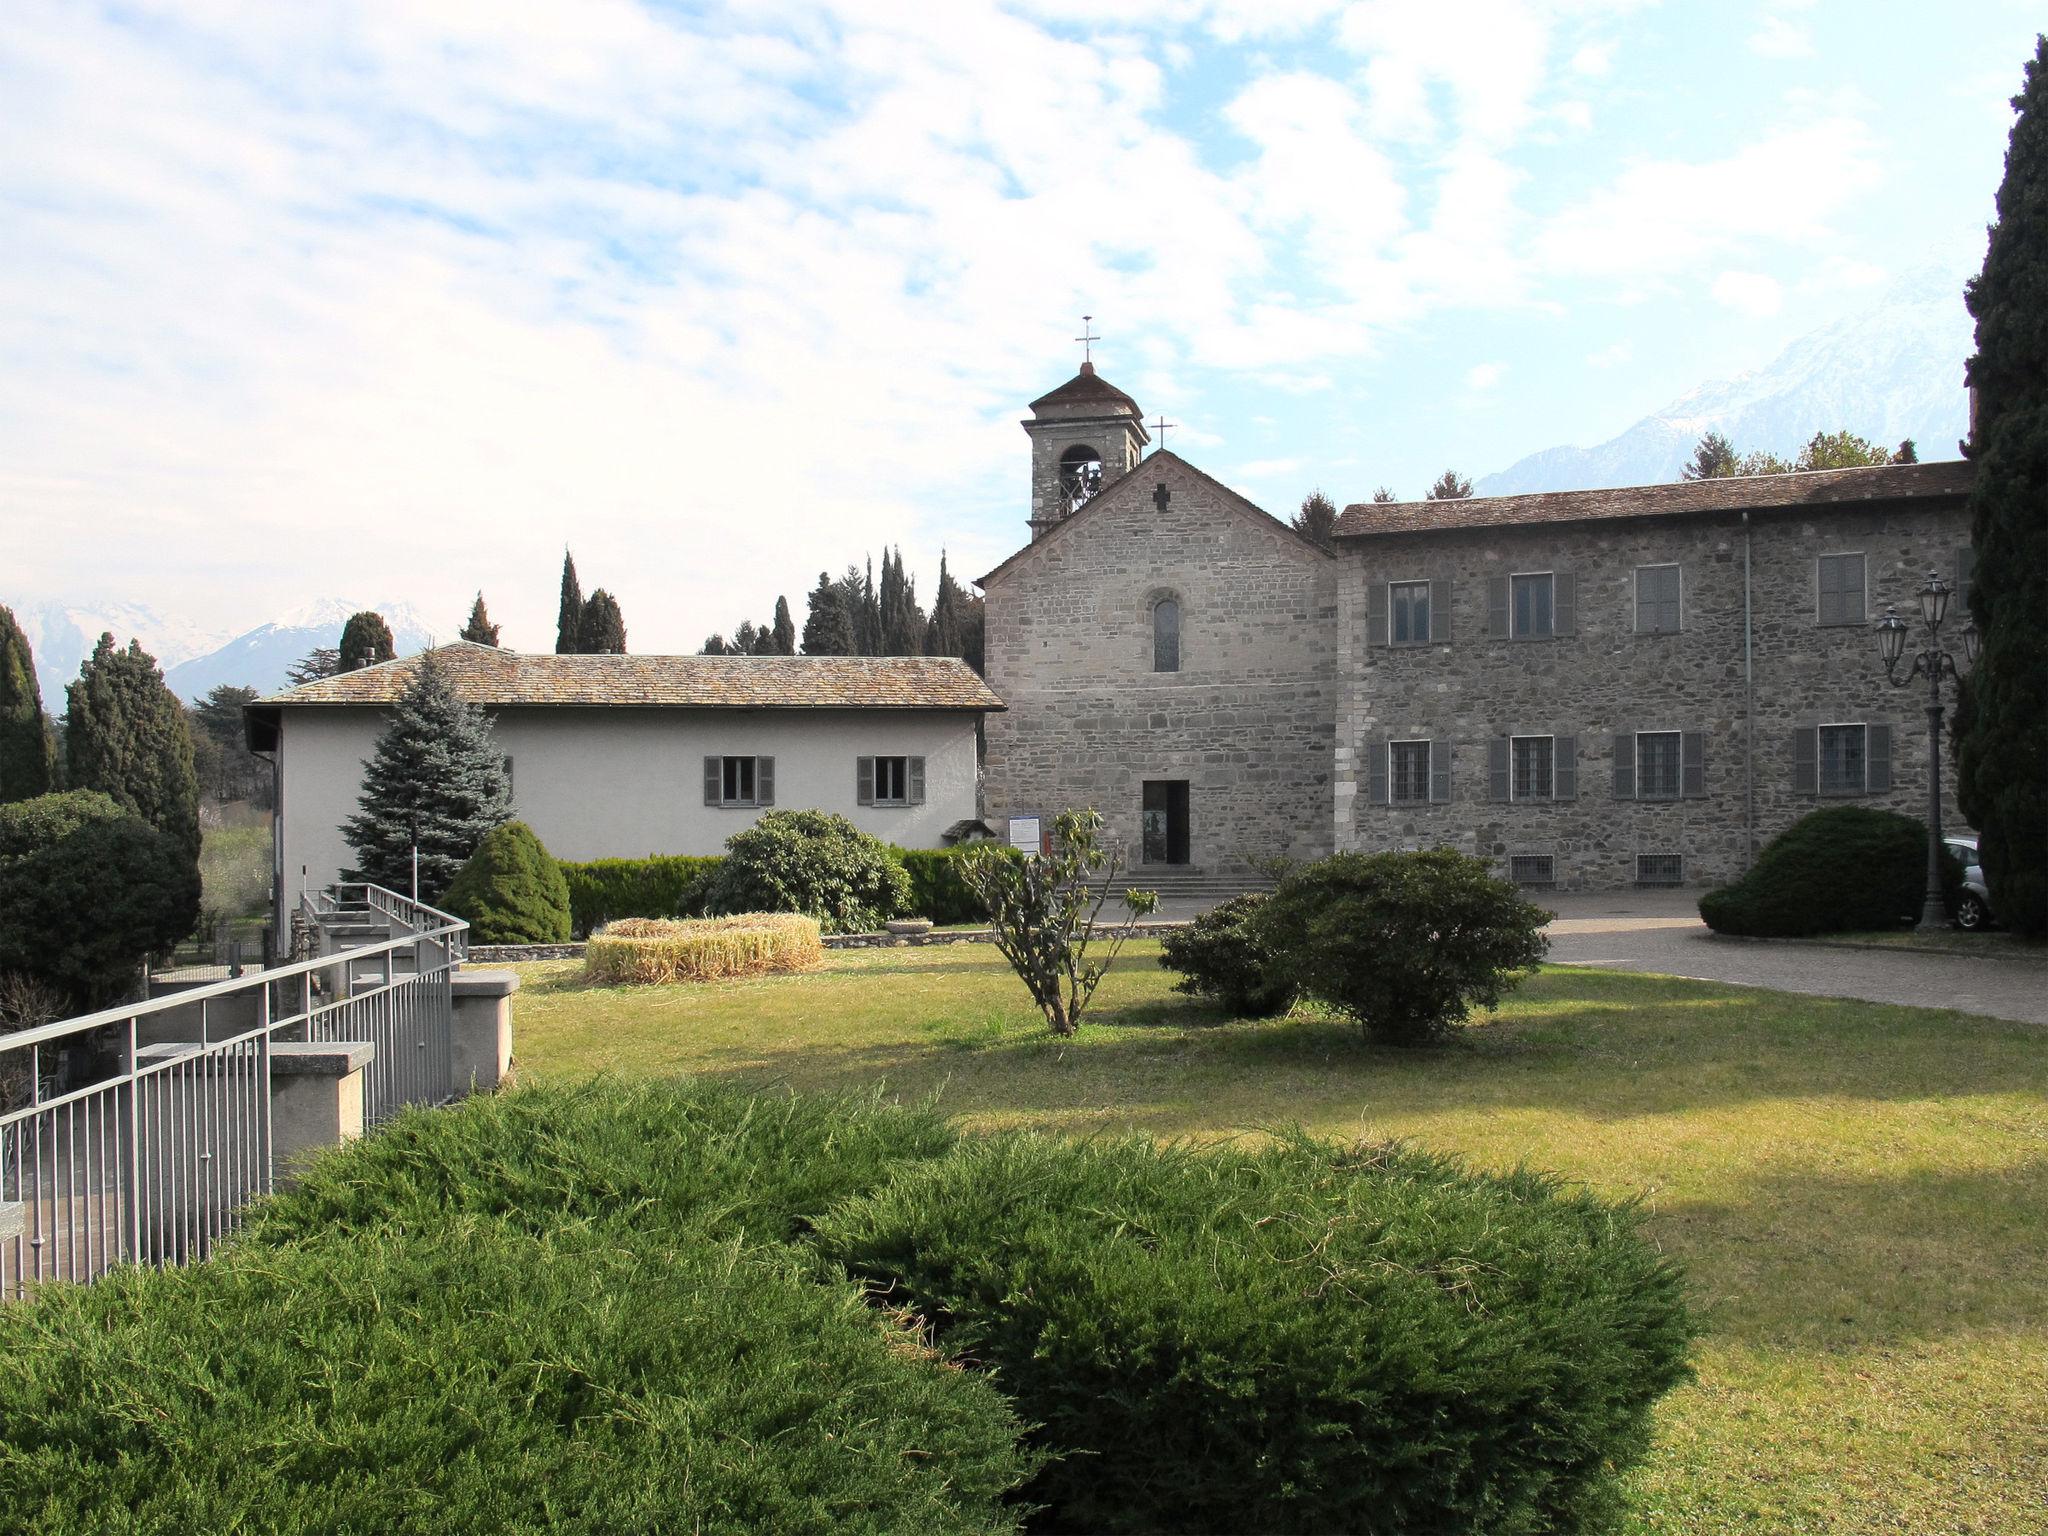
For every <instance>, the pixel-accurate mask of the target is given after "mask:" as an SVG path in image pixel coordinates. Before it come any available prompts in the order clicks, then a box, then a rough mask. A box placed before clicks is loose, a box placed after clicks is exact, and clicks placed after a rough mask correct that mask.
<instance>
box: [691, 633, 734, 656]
mask: <svg viewBox="0 0 2048 1536" xmlns="http://www.w3.org/2000/svg"><path fill="white" fill-rule="evenodd" d="M697 654H698V655H699V656H729V655H731V654H732V650H731V647H730V646H728V645H727V644H726V643H725V636H723V635H706V636H705V637H704V644H703V645H702V646H700V647H699V648H698V651H697Z"/></svg>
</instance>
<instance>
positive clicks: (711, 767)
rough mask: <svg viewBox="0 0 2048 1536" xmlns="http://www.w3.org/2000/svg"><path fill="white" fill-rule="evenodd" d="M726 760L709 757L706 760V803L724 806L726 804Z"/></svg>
mask: <svg viewBox="0 0 2048 1536" xmlns="http://www.w3.org/2000/svg"><path fill="white" fill-rule="evenodd" d="M724 770H725V759H724V758H722V757H707V758H705V759H704V803H705V804H706V805H723V804H724V803H725V778H724Z"/></svg>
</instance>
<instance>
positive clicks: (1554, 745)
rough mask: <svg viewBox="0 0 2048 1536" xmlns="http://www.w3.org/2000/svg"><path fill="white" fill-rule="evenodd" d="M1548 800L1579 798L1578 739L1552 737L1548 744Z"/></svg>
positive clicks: (1574, 737) (1572, 737) (1573, 737)
mask: <svg viewBox="0 0 2048 1536" xmlns="http://www.w3.org/2000/svg"><path fill="white" fill-rule="evenodd" d="M1550 798H1551V799H1553V800H1576V799H1578V798H1579V738H1578V737H1576V736H1554V737H1552V738H1551V742H1550Z"/></svg>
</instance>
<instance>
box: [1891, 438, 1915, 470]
mask: <svg viewBox="0 0 2048 1536" xmlns="http://www.w3.org/2000/svg"><path fill="white" fill-rule="evenodd" d="M1892 462H1893V463H1894V464H1918V463H1919V462H1920V450H1919V449H1918V448H1916V447H1915V446H1914V445H1913V439H1911V438H1910V437H1909V438H1906V439H1904V440H1903V441H1901V442H1900V444H1899V446H1898V448H1897V449H1896V450H1895V451H1894V452H1893V454H1892Z"/></svg>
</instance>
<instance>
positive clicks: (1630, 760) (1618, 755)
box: [1614, 731, 1636, 800]
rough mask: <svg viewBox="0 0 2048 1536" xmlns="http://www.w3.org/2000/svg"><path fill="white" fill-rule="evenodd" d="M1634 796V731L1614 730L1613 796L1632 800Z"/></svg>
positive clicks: (1618, 798)
mask: <svg viewBox="0 0 2048 1536" xmlns="http://www.w3.org/2000/svg"><path fill="white" fill-rule="evenodd" d="M1635 797H1636V733H1635V732H1634V731H1616V732H1615V733H1614V798H1615V799H1617V800H1633V799H1635Z"/></svg>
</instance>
